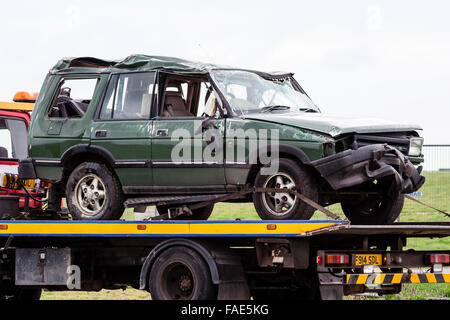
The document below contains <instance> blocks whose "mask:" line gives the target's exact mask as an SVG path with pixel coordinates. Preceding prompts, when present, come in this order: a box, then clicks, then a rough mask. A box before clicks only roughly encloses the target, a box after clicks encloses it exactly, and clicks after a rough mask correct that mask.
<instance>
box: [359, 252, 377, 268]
mask: <svg viewBox="0 0 450 320" xmlns="http://www.w3.org/2000/svg"><path fill="white" fill-rule="evenodd" d="M382 260H383V256H382V255H381V254H357V255H356V259H355V264H356V265H357V266H363V265H366V264H371V265H374V266H381V265H382Z"/></svg>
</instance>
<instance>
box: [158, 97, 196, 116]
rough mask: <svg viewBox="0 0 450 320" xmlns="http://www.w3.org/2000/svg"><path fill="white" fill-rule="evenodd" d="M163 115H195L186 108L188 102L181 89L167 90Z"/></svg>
mask: <svg viewBox="0 0 450 320" xmlns="http://www.w3.org/2000/svg"><path fill="white" fill-rule="evenodd" d="M162 116H163V117H193V116H194V115H193V114H192V113H190V112H189V111H188V110H187V109H186V103H185V102H184V99H183V94H182V92H181V91H166V98H165V102H164V110H163V113H162Z"/></svg>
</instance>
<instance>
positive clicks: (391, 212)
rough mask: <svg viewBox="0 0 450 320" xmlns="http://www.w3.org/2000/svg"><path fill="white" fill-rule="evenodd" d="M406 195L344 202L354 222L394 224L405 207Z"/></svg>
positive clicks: (345, 209) (345, 208) (349, 217)
mask: <svg viewBox="0 0 450 320" xmlns="http://www.w3.org/2000/svg"><path fill="white" fill-rule="evenodd" d="M404 202H405V196H404V195H403V194H399V195H398V196H396V197H394V198H390V197H388V196H384V197H383V198H382V199H373V200H365V201H361V202H357V203H349V202H342V203H341V207H342V211H343V212H344V214H345V216H346V217H347V218H348V219H349V220H350V222H351V223H352V224H392V223H393V222H394V221H395V219H397V218H398V216H399V215H400V213H401V212H402V209H403V204H404Z"/></svg>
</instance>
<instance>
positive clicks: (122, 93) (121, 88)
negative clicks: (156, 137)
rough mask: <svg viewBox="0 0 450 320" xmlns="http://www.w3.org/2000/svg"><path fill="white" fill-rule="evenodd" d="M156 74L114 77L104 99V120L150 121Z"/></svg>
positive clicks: (102, 111)
mask: <svg viewBox="0 0 450 320" xmlns="http://www.w3.org/2000/svg"><path fill="white" fill-rule="evenodd" d="M154 86H155V73H154V72H145V73H127V74H120V75H113V76H112V77H111V79H110V81H109V85H108V88H107V90H106V94H105V98H104V99H103V103H102V107H101V111H100V115H99V118H100V119H102V120H125V119H128V120H133V119H149V118H150V109H151V106H152V102H153V98H154V92H155V90H154V89H155V88H154Z"/></svg>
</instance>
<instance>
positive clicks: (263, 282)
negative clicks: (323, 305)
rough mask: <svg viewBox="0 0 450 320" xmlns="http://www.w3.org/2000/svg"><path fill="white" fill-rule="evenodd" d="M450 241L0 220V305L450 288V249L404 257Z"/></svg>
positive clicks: (416, 228)
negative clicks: (112, 292)
mask: <svg viewBox="0 0 450 320" xmlns="http://www.w3.org/2000/svg"><path fill="white" fill-rule="evenodd" d="M0 109H3V110H22V111H31V110H33V104H32V103H18V102H14V103H4V102H2V103H0ZM1 209H4V208H0V210H1ZM0 213H1V212H0ZM2 216H4V215H2ZM19 216H20V215H19ZM37 216H41V217H44V218H45V217H48V215H37ZM47 219H48V218H47ZM448 236H450V223H448V222H428V223H394V224H392V225H367V226H365V225H351V224H349V222H348V221H341V220H321V221H314V220H308V221H302V220H296V221H286V220H285V221H241V220H236V221H158V220H156V221H67V220H0V300H2V299H12V300H29V299H38V298H39V297H40V294H41V291H42V289H47V290H52V291H53V290H55V291H56V290H69V289H70V290H86V291H98V290H101V289H102V288H108V289H117V288H125V287H127V286H132V287H134V288H137V289H143V290H148V291H149V292H150V293H151V295H152V299H172V300H183V299H192V300H195V299H227V300H236V299H249V298H250V297H252V298H253V299H254V300H261V299H267V300H269V299H272V300H273V299H277V300H285V299H341V298H342V297H343V296H344V295H350V294H357V293H364V292H376V293H379V294H390V293H398V292H400V290H401V288H402V284H403V283H449V282H450V273H449V272H447V271H446V269H448V267H449V266H450V261H449V257H450V250H448V248H446V250H426V251H414V250H412V249H409V250H406V251H405V250H404V248H405V247H406V245H407V241H408V240H409V239H411V238H417V237H422V238H434V237H436V238H443V237H448ZM421 269H422V270H421ZM423 269H426V270H425V272H424V270H423ZM418 270H419V271H418Z"/></svg>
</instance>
